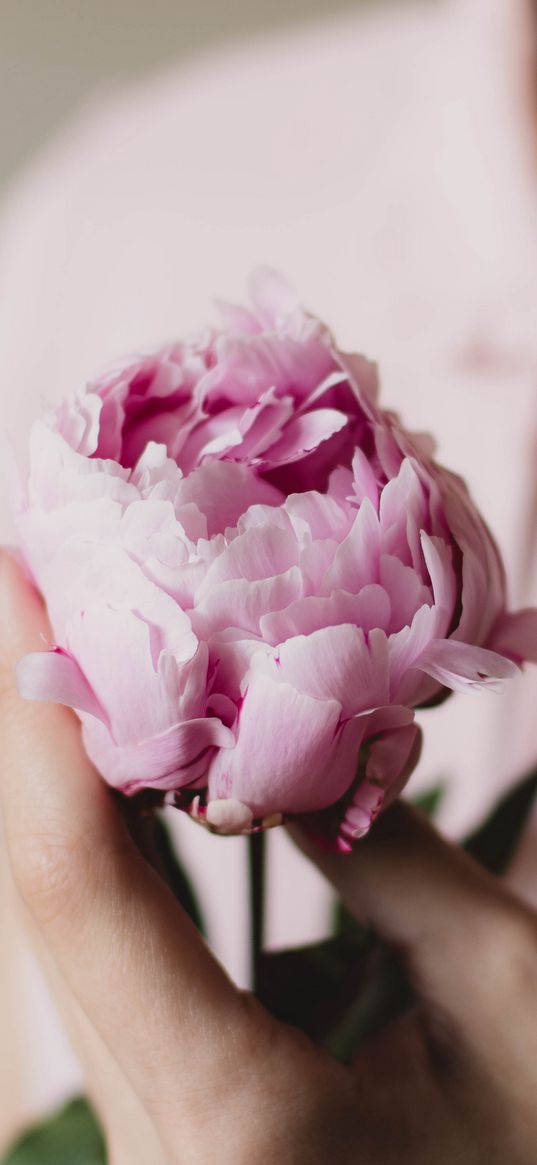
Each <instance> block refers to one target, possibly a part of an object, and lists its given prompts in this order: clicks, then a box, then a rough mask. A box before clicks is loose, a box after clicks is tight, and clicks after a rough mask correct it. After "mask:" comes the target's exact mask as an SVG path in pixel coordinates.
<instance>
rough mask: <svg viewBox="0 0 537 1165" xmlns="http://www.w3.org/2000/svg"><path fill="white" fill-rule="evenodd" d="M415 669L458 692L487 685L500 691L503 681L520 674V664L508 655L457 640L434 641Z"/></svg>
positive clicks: (415, 664) (419, 658)
mask: <svg viewBox="0 0 537 1165" xmlns="http://www.w3.org/2000/svg"><path fill="white" fill-rule="evenodd" d="M414 667H417V668H419V669H420V670H421V671H424V672H426V674H427V675H429V676H432V678H433V679H435V680H438V682H439V683H440V684H445V686H446V687H448V688H452V689H453V691H454V692H465V691H468V689H471V688H480V687H483V686H484V685H486V686H487V687H489V688H493V689H496V690H497V691H499V690H501V687H502V683H501V681H502V680H506V679H511V678H512V677H513V676H515V675H516V674H517V672H518V668H517V666H516V664H514V663H512V662H511V660H509V659H506V658H505V656H503V655H498V654H497V652H495V651H488V650H486V649H485V648H483V647H474V646H473V645H472V644H470V643H459V642H458V641H457V640H456V639H437V640H434V641H432V642H431V643H429V644H428V646H427V647H426V649H425V651H423V652H422V654H421V655H420V656H418V658H417V659H416V661H415V663H414Z"/></svg>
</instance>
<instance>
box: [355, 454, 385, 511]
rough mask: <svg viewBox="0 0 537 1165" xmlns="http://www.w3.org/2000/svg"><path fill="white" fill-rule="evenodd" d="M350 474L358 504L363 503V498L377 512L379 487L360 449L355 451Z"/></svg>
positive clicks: (368, 462)
mask: <svg viewBox="0 0 537 1165" xmlns="http://www.w3.org/2000/svg"><path fill="white" fill-rule="evenodd" d="M352 472H353V475H354V481H353V493H354V495H355V497H356V500H357V501H358V503H359V504H360V503H361V502H363V500H364V498H369V501H370V502H371V504H372V505H373V506H374V507H375V509H376V510H378V505H379V487H378V484H377V479H376V477H375V474H374V472H373V468H372V466H371V463H370V461H368V459H367V457H366V455H365V453H363V452H362V450H361V449H360V448H357V449H356V450H355V453H354V457H353V459H352Z"/></svg>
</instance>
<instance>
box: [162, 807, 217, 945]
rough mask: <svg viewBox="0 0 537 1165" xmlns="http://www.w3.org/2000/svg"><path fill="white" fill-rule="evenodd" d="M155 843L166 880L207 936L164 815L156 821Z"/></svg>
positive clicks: (194, 921) (200, 929)
mask: <svg viewBox="0 0 537 1165" xmlns="http://www.w3.org/2000/svg"><path fill="white" fill-rule="evenodd" d="M154 830H155V833H154V841H155V847H156V850H157V853H158V859H159V866H160V872H161V874H162V877H163V878H165V880H166V881H167V883H168V885H169V886H170V889H171V890H172V891H173V893H174V895H175V897H176V898H177V901H178V902H180V903H181V906H182V907H183V910H185V911H186V913H187V914H188V915H189V917H190V918H191V919H192V922H193V923H194V925H195V926H197V928H198V930H199V931H200V932H201V934H203V935H206V933H207V932H206V929H205V923H204V920H203V915H202V912H201V907H200V905H199V902H198V899H197V897H196V895H195V893H194V890H193V888H192V884H191V882H190V879H189V877H188V875H187V873H186V871H185V869H184V866H183V865H182V864H181V862H180V860H179V857H178V856H177V850H176V846H175V842H174V840H173V838H172V835H171V832H170V830H169V828H168V825H167V823H166V821H165V820H164V818H163V816H162V814H159V815H156V816H155V820H154Z"/></svg>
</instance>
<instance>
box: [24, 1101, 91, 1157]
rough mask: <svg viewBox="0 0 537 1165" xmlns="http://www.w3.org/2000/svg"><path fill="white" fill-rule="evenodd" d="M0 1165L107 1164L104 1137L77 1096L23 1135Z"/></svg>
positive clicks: (83, 1102)
mask: <svg viewBox="0 0 537 1165" xmlns="http://www.w3.org/2000/svg"><path fill="white" fill-rule="evenodd" d="M2 1165H106V1149H105V1145H104V1139H103V1135H102V1133H101V1130H100V1128H99V1125H98V1123H97V1120H96V1117H95V1116H94V1114H93V1112H92V1110H91V1108H90V1106H89V1105H88V1102H87V1101H86V1100H84V1098H83V1097H78V1098H77V1099H76V1100H72V1101H71V1102H70V1104H67V1105H66V1106H65V1108H63V1109H61V1111H60V1112H58V1113H56V1114H55V1115H54V1116H52V1117H50V1119H49V1120H47V1121H44V1122H43V1124H40V1125H36V1126H35V1127H34V1128H32V1129H30V1131H29V1132H27V1133H24V1134H23V1136H22V1137H21V1138H20V1139H19V1140H18V1141H17V1143H16V1144H15V1145H14V1146H13V1148H12V1149H11V1150H10V1151H9V1152H8V1154H7V1156H5V1157H4V1158H3V1160H2Z"/></svg>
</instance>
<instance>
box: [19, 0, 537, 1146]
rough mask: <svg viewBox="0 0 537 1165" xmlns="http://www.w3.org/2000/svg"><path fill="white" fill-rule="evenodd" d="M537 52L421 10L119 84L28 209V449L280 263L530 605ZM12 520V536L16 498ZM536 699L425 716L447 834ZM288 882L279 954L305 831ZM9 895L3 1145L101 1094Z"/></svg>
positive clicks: (224, 884) (377, 16) (236, 914)
mask: <svg viewBox="0 0 537 1165" xmlns="http://www.w3.org/2000/svg"><path fill="white" fill-rule="evenodd" d="M536 47H537V26H536V28H534V27H533V12H532V9H531V5H530V3H529V0H438V2H437V3H430V4H424V3H416V4H413V3H412V2H409V3H408V4H404V5H403V4H399V5H397V6H395V7H389V8H383V7H379V8H377V9H375V10H374V11H369V12H367V13H366V12H363V13H362V12H358V11H357V12H355V13H353V12H351V13H349V12H347V13H346V14H345V15H341V16H340V17H338V18H334V19H331V20H326V21H317V22H315V23H312V24H310V25H309V26H307V27H306V26H305V27H302V28H301V29H297V30H296V31H292V32H291V31H289V30H287V31H281V32H278V33H271V34H270V35H265V36H264V37H263V38H255V39H250V40H244V41H242V42H240V43H235V44H233V45H231V46H229V47H227V48H225V49H220V50H218V51H214V52H212V53H208V54H206V55H205V56H204V57H202V58H200V59H198V60H197V61H195V62H192V63H190V64H189V65H188V66H187V65H183V66H181V68H170V69H169V70H168V71H167V72H165V73H164V74H163V75H161V76H158V77H156V78H155V79H153V80H152V81H150V82H148V83H145V84H144V85H141V86H138V87H134V88H132V89H131V90H129V91H126V92H124V93H118V94H117V95H115V96H113V97H110V96H109V97H107V98H102V99H99V98H96V99H95V100H94V101H93V103H92V104H91V105H90V106H89V107H88V108H87V109H86V111H85V112H83V113H82V114H81V115H79V116H78V117H77V118H76V119H74V120H73V121H72V122H71V123H70V124H68V125H67V127H66V128H65V129H64V130H63V131H62V132H61V133H60V134H59V135H58V136H57V137H56V139H55V140H54V141H53V142H52V143H50V144H49V145H47V146H46V147H45V148H44V149H43V151H42V152H41V154H40V155H39V156H38V157H37V158H36V159H35V161H33V162H32V163H31V165H28V166H27V167H26V169H25V171H24V173H23V174H22V175H21V176H20V177H19V178H18V179H17V180H16V181H15V182H13V183H12V185H11V189H10V191H9V194H8V197H7V200H6V202H5V205H4V210H3V216H2V220H1V224H0V302H1V304H2V308H1V312H0V393H1V394H2V396H1V401H2V427H3V429H4V430H5V431H6V432H7V434H8V435H9V436H10V438H11V439H13V440H14V442H15V444H16V446H17V447H18V448H19V449H20V450H23V449H24V443H25V439H26V433H27V429H28V425H29V423H30V421H31V419H32V417H33V416H34V415H35V413H36V411H37V410H38V409H39V407H40V404H41V401H42V400H43V399H47V400H50V399H56V398H58V397H59V396H60V395H61V394H63V393H65V392H68V391H71V390H72V389H73V388H74V387H76V386H77V384H79V383H80V382H82V381H84V379H85V378H86V377H88V376H89V375H91V374H92V373H94V372H95V371H96V370H98V368H99V367H100V365H101V364H103V363H104V362H106V361H107V360H108V358H110V357H113V356H116V355H118V354H121V353H122V352H124V351H128V350H130V349H132V348H138V347H140V346H142V345H146V344H151V343H153V342H157V341H160V340H163V339H166V338H168V337H176V336H180V335H181V334H182V333H183V332H184V331H185V330H188V329H189V328H190V327H192V326H197V325H198V324H200V323H202V322H204V321H205V320H206V318H207V315H208V312H210V300H211V299H212V298H213V297H217V296H222V297H225V298H235V299H241V298H243V296H244V294H245V286H246V281H247V277H248V274H249V272H250V270H251V269H252V268H253V267H254V266H255V265H256V264H257V263H259V262H266V263H270V264H271V265H273V266H276V267H278V268H280V269H281V270H282V272H283V273H285V274H286V275H287V276H288V277H289V278H291V279H292V280H293V281H294V282H295V284H296V286H297V288H298V290H299V292H300V294H301V297H302V299H303V301H304V303H305V304H306V305H307V306H308V307H310V308H311V309H312V310H313V311H314V312H316V313H317V314H319V315H321V316H322V317H323V318H325V319H326V320H327V322H328V323H330V325H331V326H332V327H333V329H334V331H335V333H336V335H337V337H338V341H339V343H340V344H341V346H342V347H347V348H350V349H351V350H361V351H363V352H365V353H366V354H368V355H369V356H372V357H374V358H376V359H378V360H379V362H380V367H381V376H382V383H383V396H384V402H385V403H386V404H387V405H389V406H390V407H395V408H397V409H398V410H399V411H400V412H401V413H402V415H403V416H404V418H405V420H406V421H407V422H408V423H409V424H410V425H411V426H412V427H414V428H418V429H429V430H431V431H433V432H434V433H435V435H436V436H437V438H438V443H439V455H440V457H441V459H442V460H444V461H445V462H446V463H447V464H448V465H450V466H451V467H452V468H454V469H456V470H458V471H459V472H461V473H462V474H463V475H464V476H465V477H466V479H467V480H468V482H469V484H470V486H471V488H472V490H473V492H474V495H475V497H476V499H477V500H478V502H479V504H480V505H481V507H482V509H483V511H484V513H485V515H486V517H487V518H488V520H489V523H490V525H491V526H492V528H493V530H494V532H495V534H496V536H497V538H498V540H499V542H500V545H501V548H502V551H503V553H504V556H505V559H506V564H507V569H508V575H509V578H510V580H511V598H512V600H513V602H517V603H527V602H529V601H537V561H536V554H535V536H536V527H537V517H536V514H537V328H536V323H535V321H536V320H537V197H536V196H537V82H535V81H534V78H535V77H537V71H536V69H535V66H536V59H535V51H536ZM534 105H535V108H534ZM1 520H2V535H3V537H4V539H8V538H9V536H10V533H9V531H10V527H9V515H8V512H7V506H6V504H5V501H4V499H2V501H1ZM532 539H533V542H532ZM536 707H537V679H536V676H535V674H533V675H532V674H531V673H530V672H528V674H527V675H525V676H523V677H521V679H520V680H519V681H516V683H515V684H514V685H512V686H511V688H510V689H509V690H508V691H507V692H506V693H505V695H504V696H502V697H497V696H495V695H493V694H490V695H480V696H475V697H462V696H454V697H453V698H452V699H451V700H450V701H449V702H448V703H447V704H446V705H444V706H443V707H442V708H441V709H438V710H436V711H431V712H429V713H424V714H422V722H423V724H424V727H425V734H426V747H425V750H424V755H423V758H422V761H421V763H420V767H419V771H418V772H417V774H416V776H415V777H414V779H413V782H412V785H411V788H410V793H412V792H417V791H418V790H420V789H423V788H426V787H428V786H429V785H431V784H433V783H435V782H436V781H437V780H439V779H441V778H445V779H447V780H448V781H449V788H448V795H447V797H446V802H445V806H444V811H443V823H444V825H445V827H446V828H447V829H448V830H449V831H451V832H453V833H455V834H457V833H459V832H460V831H462V830H463V829H465V828H467V827H468V826H469V825H471V824H472V823H474V822H475V821H476V820H477V819H478V818H479V816H480V814H482V813H483V812H484V811H485V809H486V808H487V806H488V805H490V804H491V802H492V801H493V800H494V798H495V797H496V796H497V795H498V793H499V792H500V790H502V789H503V788H504V787H505V786H506V785H507V783H508V782H509V780H513V779H515V778H516V777H517V776H520V775H521V774H522V772H523V771H524V769H525V768H527V767H529V765H530V764H531V763H532V762H533V761H534V760H535V758H536V756H537V731H536V728H535V709H536ZM175 828H176V830H177V834H178V840H179V845H180V848H181V852H182V853H183V855H184V856H185V860H186V862H187V865H188V867H189V869H190V871H191V873H192V876H193V879H194V882H195V883H196V885H197V886H198V888H199V892H200V896H201V898H202V902H203V906H204V908H205V911H206V915H207V919H208V923H209V929H210V933H211V936H212V939H213V943H214V947H215V949H216V951H217V952H218V954H219V956H220V957H221V958H222V960H223V961H224V963H225V964H226V965H227V966H228V967H229V968H230V970H231V972H232V973H233V974H234V975H235V977H236V978H237V979H238V980H239V981H241V982H245V981H246V976H247V970H246V968H247V959H246V939H245V920H246V884H245V877H244V874H245V869H246V865H245V862H246V854H245V850H244V846H243V844H242V841H241V840H225V841H224V840H222V839H219V838H213V837H210V836H208V835H206V834H205V833H204V832H203V831H202V830H199V829H197V828H196V827H195V826H193V825H192V823H190V822H189V821H184V820H182V819H179V817H178V816H177V817H176V818H175ZM531 848H532V847H531V841H530V842H528V847H527V849H526V851H525V852H526V855H527V854H530V855H531ZM522 862H524V864H527V863H528V862H529V865H530V866H531V856H530V858H527V857H524V858H523V859H521V867H520V868H522ZM270 883H271V885H270V905H269V940H270V942H271V943H273V944H291V943H299V942H301V941H308V940H310V939H313V938H316V937H318V936H320V935H322V934H323V933H325V932H326V928H327V925H328V918H329V908H330V897H329V894H328V891H327V889H326V888H325V886H324V885H323V883H322V882H321V880H320V877H319V876H318V875H316V874H315V873H314V872H313V871H312V870H311V869H310V868H309V867H307V866H306V864H305V863H304V861H303V859H302V858H300V857H299V856H298V855H297V854H296V853H295V852H294V851H293V849H292V847H291V845H290V843H289V842H288V840H287V838H286V836H285V834H284V832H283V831H275V832H274V833H273V834H272V835H271V837H270ZM536 884H537V882H536ZM2 893H3V898H0V925H1V933H2V960H1V962H0V1031H1V1033H2V1034H1V1049H2V1050H1V1057H0V1098H1V1099H0V1106H3V1107H0V1145H1V1144H2V1141H3V1139H5V1137H6V1136H7V1135H8V1134H10V1133H11V1132H12V1131H13V1129H14V1128H15V1127H16V1126H17V1124H18V1123H19V1122H20V1121H21V1120H23V1119H27V1118H29V1117H30V1115H31V1114H32V1113H35V1112H38V1111H41V1110H43V1109H44V1108H46V1107H48V1106H49V1105H51V1104H53V1103H56V1102H58V1101H59V1100H61V1099H62V1098H63V1097H64V1096H66V1095H68V1094H69V1093H70V1092H71V1091H73V1090H74V1089H75V1088H76V1087H78V1086H80V1080H79V1074H78V1069H77V1066H76V1063H75V1062H74V1059H73V1057H72V1055H71V1053H70V1051H69V1048H68V1046H67V1042H66V1040H65V1037H64V1036H63V1034H62V1031H61V1026H60V1025H59V1022H58V1021H57V1019H56V1016H55V1013H54V1009H53V1007H52V1005H51V1004H50V1001H49V999H48V995H47V990H46V987H45V985H44V981H43V979H42V977H41V974H40V972H39V971H38V969H37V965H36V963H35V960H34V957H33V955H32V954H31V953H30V951H29V949H28V944H27V941H26V939H25V937H24V934H23V931H22V928H21V926H20V924H19V921H18V919H17V914H16V910H15V907H14V904H13V901H12V898H11V891H10V888H9V883H8V880H7V878H5V879H4V885H3V889H2V887H0V895H1V894H2ZM4 1009H5V1012H6V1014H5V1015H4V1014H3V1010H4Z"/></svg>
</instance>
